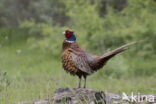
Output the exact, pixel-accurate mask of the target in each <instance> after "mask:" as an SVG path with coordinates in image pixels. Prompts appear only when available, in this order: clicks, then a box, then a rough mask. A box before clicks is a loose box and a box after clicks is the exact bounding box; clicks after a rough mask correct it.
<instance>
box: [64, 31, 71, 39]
mask: <svg viewBox="0 0 156 104" xmlns="http://www.w3.org/2000/svg"><path fill="white" fill-rule="evenodd" d="M70 36H71V31H69V30H66V31H65V37H66V38H67V39H68V38H70Z"/></svg>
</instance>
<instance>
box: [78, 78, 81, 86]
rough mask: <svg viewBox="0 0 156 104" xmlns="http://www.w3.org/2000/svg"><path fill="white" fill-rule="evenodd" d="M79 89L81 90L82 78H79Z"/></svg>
mask: <svg viewBox="0 0 156 104" xmlns="http://www.w3.org/2000/svg"><path fill="white" fill-rule="evenodd" d="M78 88H81V76H79V85H78Z"/></svg>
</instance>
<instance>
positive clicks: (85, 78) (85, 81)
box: [84, 76, 87, 88]
mask: <svg viewBox="0 0 156 104" xmlns="http://www.w3.org/2000/svg"><path fill="white" fill-rule="evenodd" d="M86 83H87V77H86V76H84V88H86Z"/></svg>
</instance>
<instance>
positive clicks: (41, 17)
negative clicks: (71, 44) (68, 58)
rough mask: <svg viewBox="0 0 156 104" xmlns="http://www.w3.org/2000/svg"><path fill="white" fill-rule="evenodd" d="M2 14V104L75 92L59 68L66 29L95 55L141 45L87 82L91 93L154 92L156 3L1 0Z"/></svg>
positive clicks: (144, 0)
mask: <svg viewBox="0 0 156 104" xmlns="http://www.w3.org/2000/svg"><path fill="white" fill-rule="evenodd" d="M16 5H20V6H19V7H17V8H14V7H16ZM6 7H8V8H6ZM19 9H20V10H21V11H19ZM0 15H1V17H0V104H8V103H14V102H20V101H27V100H35V99H41V98H42V99H44V98H50V97H51V96H52V95H53V92H54V90H55V89H57V88H61V87H69V88H73V87H77V83H78V80H77V77H73V76H70V74H67V73H66V72H65V71H64V70H63V68H62V66H61V61H60V54H61V46H62V41H63V40H64V36H63V35H62V34H61V33H62V32H63V31H64V30H65V29H72V30H74V32H75V34H76V36H77V42H78V43H79V45H80V46H81V47H82V48H83V49H85V50H87V51H89V52H90V53H94V54H97V55H101V54H103V53H105V52H107V51H109V50H111V49H114V48H115V47H118V46H120V45H123V44H125V43H128V42H132V41H137V42H138V43H137V44H136V45H134V46H131V47H130V49H129V50H127V51H125V52H124V53H122V54H120V55H117V56H116V57H114V58H113V59H112V60H110V61H109V62H108V64H107V65H106V66H105V67H104V68H103V69H101V70H99V71H98V72H96V73H95V74H93V75H91V76H90V77H88V82H87V87H88V88H91V89H95V90H104V91H106V92H114V93H122V92H126V93H129V94H130V93H131V92H132V91H133V92H135V93H138V92H139V93H147V94H148V93H156V89H155V86H156V79H155V77H156V64H155V63H156V41H155V39H156V29H155V28H156V19H155V18H156V2H155V0H126V2H125V0H120V3H117V2H116V1H115V0H106V1H103V0H85V1H83V0H78V1H76V0H75V1H74V0H67V1H63V0H57V1H56V0H44V1H43V0H38V1H36V0H29V1H28V0H22V1H21V0H16V1H14V2H13V1H11V0H1V1H0Z"/></svg>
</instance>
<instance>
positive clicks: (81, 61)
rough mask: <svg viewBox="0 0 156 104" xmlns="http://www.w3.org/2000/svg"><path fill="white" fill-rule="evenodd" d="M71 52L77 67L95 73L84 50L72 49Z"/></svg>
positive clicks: (88, 72)
mask: <svg viewBox="0 0 156 104" xmlns="http://www.w3.org/2000/svg"><path fill="white" fill-rule="evenodd" d="M69 52H70V54H71V56H72V61H73V62H74V64H75V67H77V68H78V69H79V70H81V71H83V72H85V73H87V74H91V73H93V70H92V69H91V68H90V66H89V63H88V60H87V57H86V55H85V53H84V52H83V51H80V50H79V51H78V50H74V49H70V50H69Z"/></svg>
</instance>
